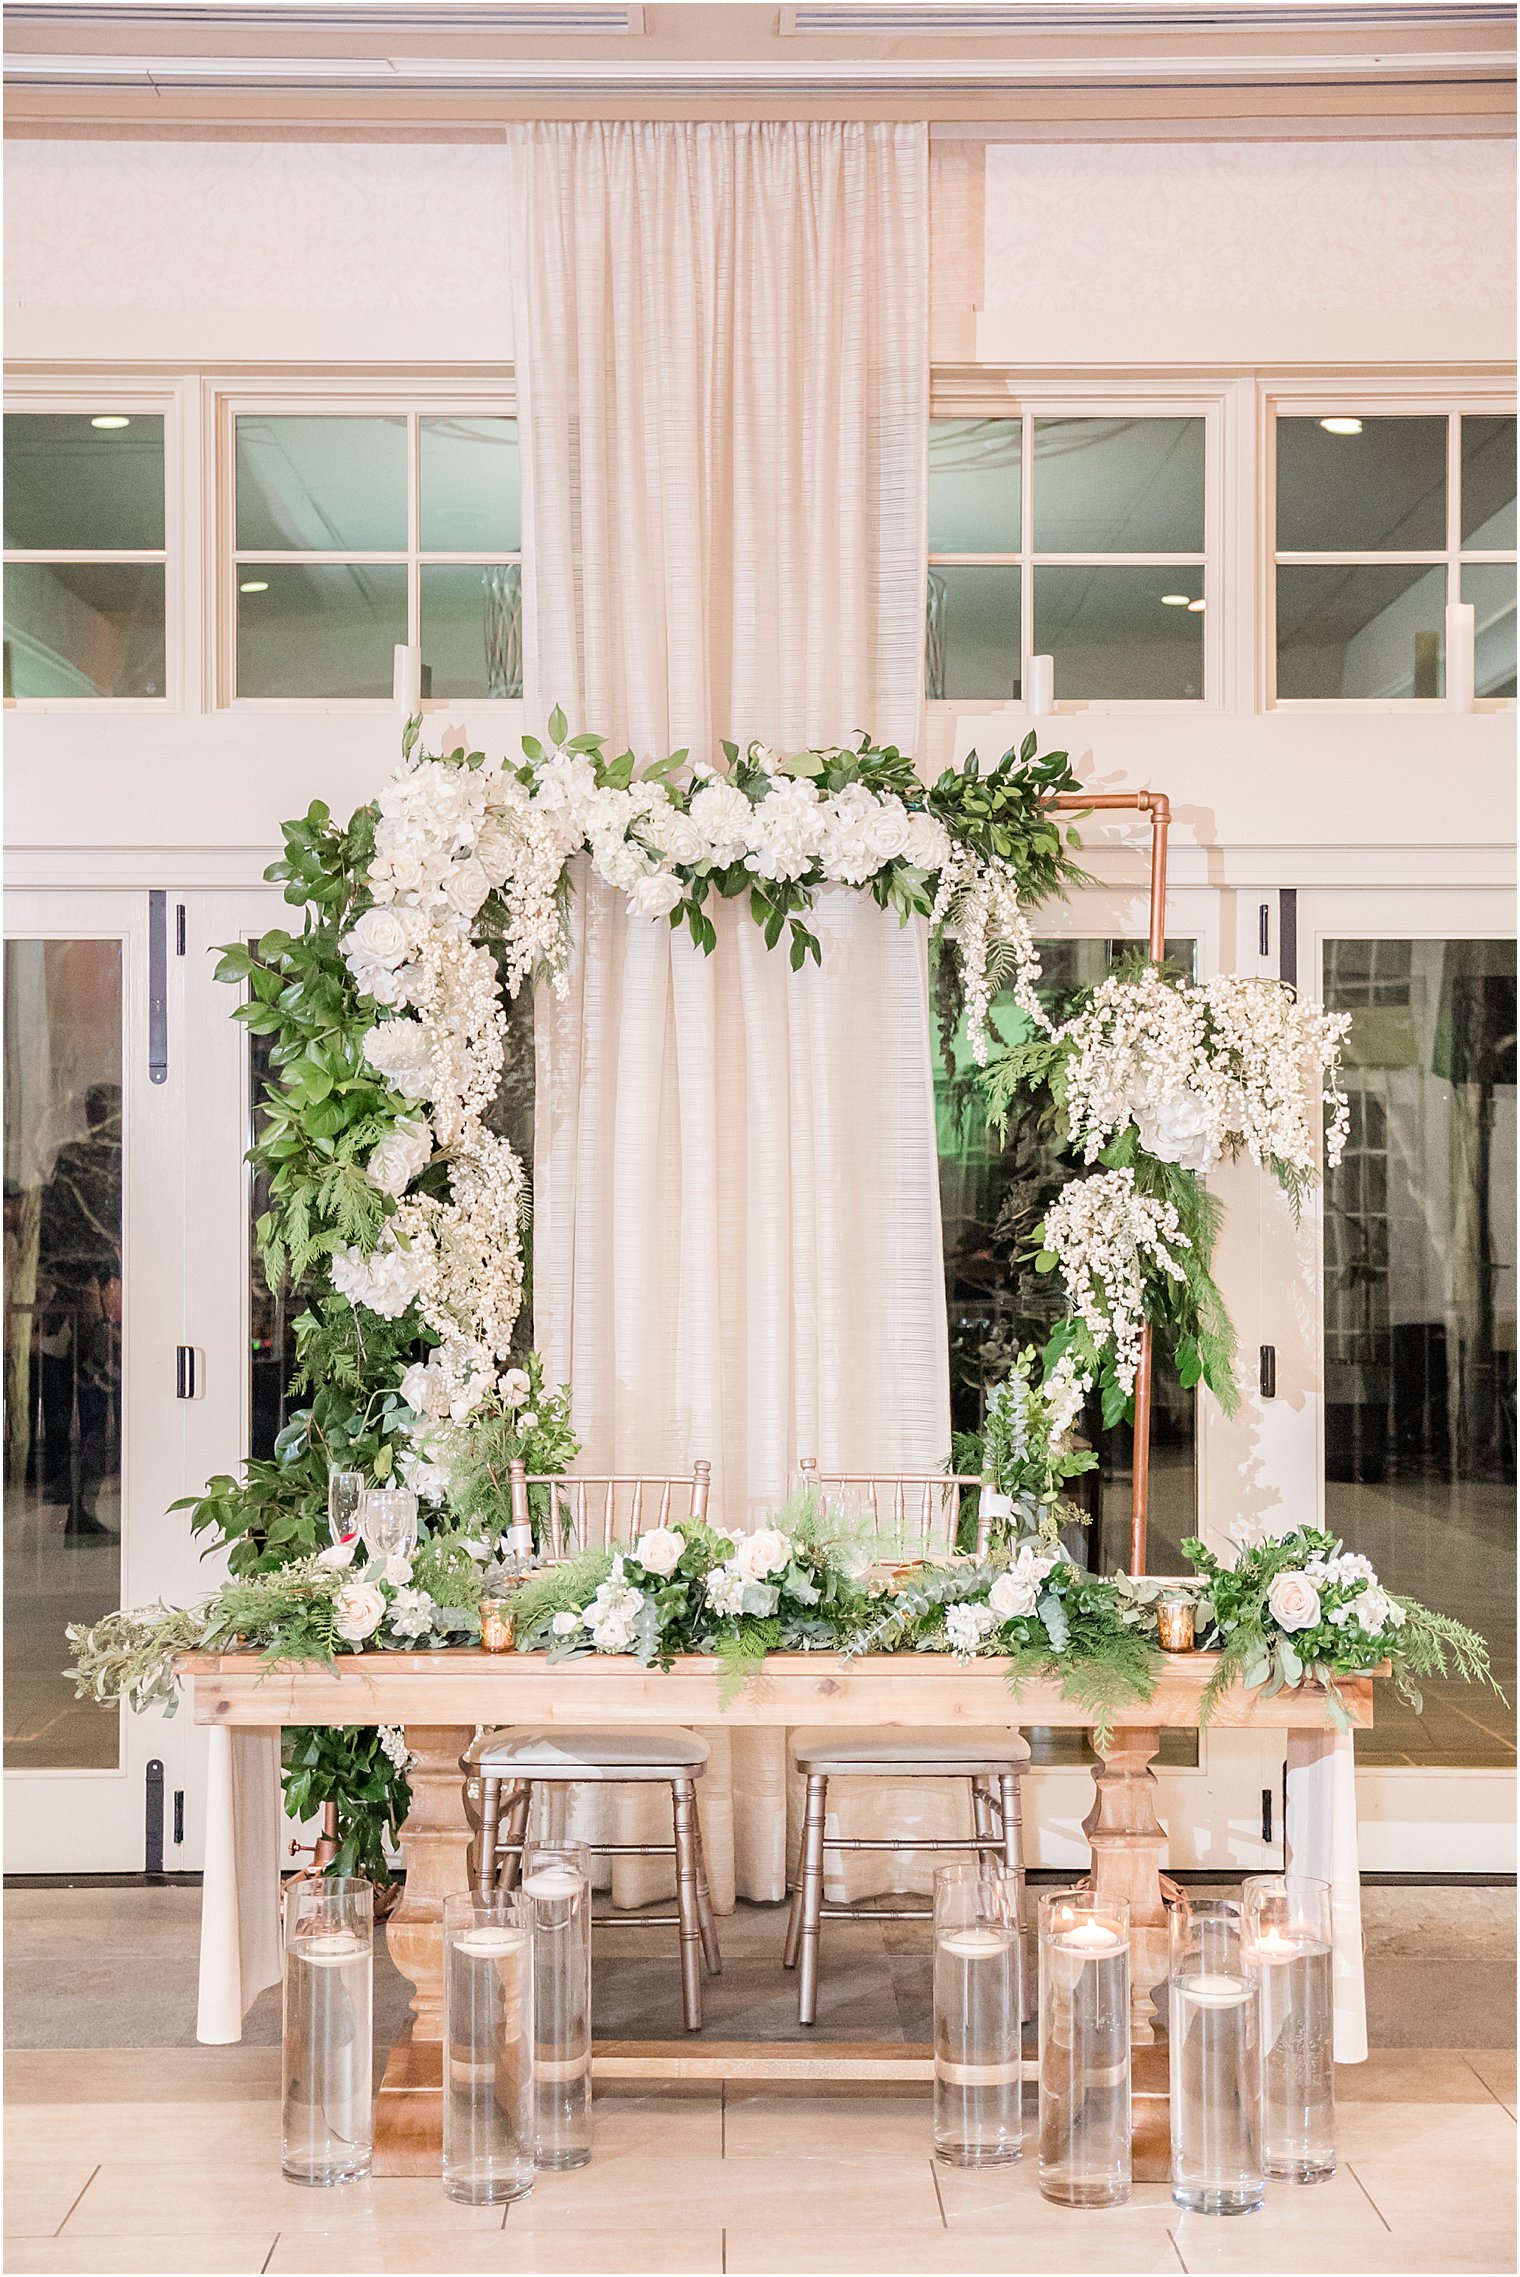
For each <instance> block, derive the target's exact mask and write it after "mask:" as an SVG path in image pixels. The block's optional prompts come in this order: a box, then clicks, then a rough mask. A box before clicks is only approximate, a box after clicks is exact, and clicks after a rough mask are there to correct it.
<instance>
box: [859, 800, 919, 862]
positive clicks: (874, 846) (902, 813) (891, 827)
mask: <svg viewBox="0 0 1520 2277" xmlns="http://www.w3.org/2000/svg"><path fill="white" fill-rule="evenodd" d="M910 835H911V834H910V832H909V828H908V810H907V808H906V807H905V806H904V805H903V803H902V800H901V799H900V798H895V797H887V798H881V799H877V800H876V802H875V812H874V813H873V814H871V815H870V816H869V818H868V819H867V822H866V840H867V843H868V844H869V845H870V848H871V851H872V852H873V853H874V854H875V856H876V858H877V860H878V861H879V862H893V861H896V859H897V857H898V855H899V854H906V852H907V851H908V845H909V840H910Z"/></svg>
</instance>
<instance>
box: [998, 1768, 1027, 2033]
mask: <svg viewBox="0 0 1520 2277" xmlns="http://www.w3.org/2000/svg"><path fill="white" fill-rule="evenodd" d="M998 1798H999V1801H998V1815H999V1817H1000V1818H1001V1819H1002V1822H1003V1862H1004V1864H1005V1865H1006V1866H1007V1868H1008V1871H1009V1873H1010V1874H1012V1876H1013V1902H1014V1908H1015V1912H1014V1920H1015V1924H1016V1926H1017V1932H1018V1941H1019V2008H1020V2019H1019V2020H1020V2022H1021V2023H1022V2021H1023V2019H1024V2017H1025V2016H1027V2015H1028V2014H1029V2002H1028V2000H1027V1999H1026V1998H1025V1970H1024V1966H1023V1960H1024V1806H1023V1801H1022V1797H1021V1795H1020V1790H1019V1777H1018V1773H1017V1772H1016V1771H1004V1772H1001V1773H999V1776H998Z"/></svg>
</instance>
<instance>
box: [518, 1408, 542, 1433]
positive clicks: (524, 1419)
mask: <svg viewBox="0 0 1520 2277" xmlns="http://www.w3.org/2000/svg"><path fill="white" fill-rule="evenodd" d="M517 1420H518V1424H519V1427H520V1428H521V1429H522V1430H524V1431H536V1430H537V1429H538V1417H537V1416H536V1415H535V1414H534V1412H533V1410H532V1408H531V1407H525V1408H524V1409H523V1412H522V1414H521V1415H520V1416H519V1417H518V1419H517Z"/></svg>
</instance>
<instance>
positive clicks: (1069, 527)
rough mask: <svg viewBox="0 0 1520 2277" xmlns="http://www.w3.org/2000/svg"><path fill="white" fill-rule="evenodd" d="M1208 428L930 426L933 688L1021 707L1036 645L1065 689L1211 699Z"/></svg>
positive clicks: (1118, 696)
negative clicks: (1207, 684)
mask: <svg viewBox="0 0 1520 2277" xmlns="http://www.w3.org/2000/svg"><path fill="white" fill-rule="evenodd" d="M1204 424H1205V423H1204V420H1203V419H1202V418H1201V417H1194V418H1164V417H1159V416H1156V417H1152V416H1145V417H1140V418H1133V419H1131V418H1102V419H1091V418H1080V419H1078V418H1045V417H1042V416H1039V415H1036V414H1033V413H1025V414H1024V415H1023V417H1021V418H1015V419H936V420H933V421H931V423H930V429H929V596H928V611H927V620H926V677H927V688H928V694H929V696H930V697H931V699H932V698H937V697H944V698H951V699H954V698H978V697H980V698H992V699H994V700H1001V701H1003V702H1009V701H1011V700H1013V699H1015V698H1017V697H1018V696H1019V695H1020V694H1021V692H1022V688H1023V673H1024V663H1025V660H1026V659H1027V658H1028V657H1029V656H1034V655H1039V656H1050V657H1053V658H1054V660H1055V685H1056V693H1057V695H1058V696H1063V697H1071V698H1077V699H1082V700H1085V701H1088V702H1102V701H1104V700H1108V699H1114V700H1118V701H1121V702H1123V701H1137V702H1158V701H1174V702H1175V701H1183V702H1188V701H1198V700H1199V699H1201V698H1202V696H1203V693H1204V606H1205V599H1206V595H1205V589H1204V569H1205V540H1204V518H1205V508H1204V475H1205V444H1204Z"/></svg>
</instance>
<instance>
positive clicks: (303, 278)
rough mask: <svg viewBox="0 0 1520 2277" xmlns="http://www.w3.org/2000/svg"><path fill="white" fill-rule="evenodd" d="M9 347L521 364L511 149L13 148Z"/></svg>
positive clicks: (8, 157)
mask: <svg viewBox="0 0 1520 2277" xmlns="http://www.w3.org/2000/svg"><path fill="white" fill-rule="evenodd" d="M5 183H6V196H5V252H6V279H5V314H6V355H7V357H8V358H9V359H10V360H11V361H13V362H14V361H17V360H19V359H23V358H28V359H31V358H35V359H39V360H41V361H44V362H46V361H50V360H54V359H56V360H58V361H68V360H70V359H74V358H80V359H84V360H86V361H88V362H91V363H103V364H109V363H112V362H131V361H136V360H138V359H145V360H149V361H151V362H154V363H173V362H180V363H185V364H200V363H206V362H231V363H241V362H245V361H251V362H258V363H282V362H314V363H323V362H327V363H353V362H355V361H358V360H375V361H380V362H398V361H399V362H418V361H421V360H425V359H431V358H434V357H436V358H438V359H439V360H440V361H443V360H449V361H456V360H457V361H459V362H472V361H483V362H487V363H492V362H510V361H511V356H512V311H511V305H510V303H511V272H510V269H509V267H508V261H509V258H510V252H511V246H512V238H513V229H512V214H511V207H510V198H509V192H508V184H507V153H506V149H505V146H504V144H501V143H482V144H439V143H390V144H384V145H366V144H363V143H344V142H326V143H300V142H24V141H10V142H7V143H6V145H5Z"/></svg>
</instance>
